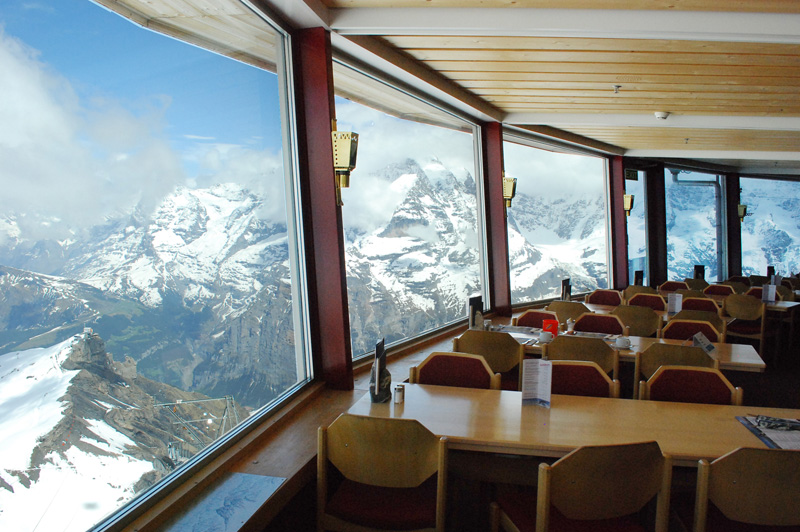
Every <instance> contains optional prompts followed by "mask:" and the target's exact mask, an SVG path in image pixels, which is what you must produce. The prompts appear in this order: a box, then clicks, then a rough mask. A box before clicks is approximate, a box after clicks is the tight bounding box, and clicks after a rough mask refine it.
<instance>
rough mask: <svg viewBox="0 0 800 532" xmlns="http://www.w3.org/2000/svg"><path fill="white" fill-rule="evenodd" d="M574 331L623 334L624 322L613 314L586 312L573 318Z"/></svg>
mask: <svg viewBox="0 0 800 532" xmlns="http://www.w3.org/2000/svg"><path fill="white" fill-rule="evenodd" d="M574 330H575V331H576V332H596V333H605V334H620V335H625V334H626V331H627V330H626V329H625V324H623V323H622V320H620V319H619V317H618V316H616V315H614V314H596V313H594V312H586V313H584V314H581V315H580V316H578V319H577V320H575V328H574Z"/></svg>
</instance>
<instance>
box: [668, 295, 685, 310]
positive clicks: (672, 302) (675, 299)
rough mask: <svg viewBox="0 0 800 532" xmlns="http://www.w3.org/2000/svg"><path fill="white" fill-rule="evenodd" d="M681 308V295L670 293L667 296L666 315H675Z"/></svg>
mask: <svg viewBox="0 0 800 532" xmlns="http://www.w3.org/2000/svg"><path fill="white" fill-rule="evenodd" d="M681 307H683V294H676V293H674V292H673V293H671V294H667V314H669V315H670V316H671V315H673V314H677V313H678V312H680V311H681Z"/></svg>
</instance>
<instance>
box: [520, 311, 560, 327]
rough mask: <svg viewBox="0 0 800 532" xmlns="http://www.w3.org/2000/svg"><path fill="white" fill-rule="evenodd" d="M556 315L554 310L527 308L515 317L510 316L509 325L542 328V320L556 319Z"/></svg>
mask: <svg viewBox="0 0 800 532" xmlns="http://www.w3.org/2000/svg"><path fill="white" fill-rule="evenodd" d="M557 319H558V316H557V315H556V313H555V312H550V311H549V310H542V309H529V310H526V311H525V312H523V313H522V314H520V315H519V316H518V317H516V318H511V325H519V326H520V327H535V328H537V329H541V328H542V322H543V321H544V320H557Z"/></svg>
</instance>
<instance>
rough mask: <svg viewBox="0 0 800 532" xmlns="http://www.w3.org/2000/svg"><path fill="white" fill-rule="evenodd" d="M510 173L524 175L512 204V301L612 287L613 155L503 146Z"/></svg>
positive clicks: (509, 216) (505, 161)
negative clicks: (564, 284)
mask: <svg viewBox="0 0 800 532" xmlns="http://www.w3.org/2000/svg"><path fill="white" fill-rule="evenodd" d="M503 159H504V164H505V172H506V177H515V178H517V195H516V197H515V198H514V200H513V202H512V205H511V208H510V209H508V246H509V251H508V253H509V262H510V274H511V302H512V303H524V302H527V301H535V300H537V299H545V298H550V297H556V296H559V295H560V294H561V280H562V279H565V278H570V279H571V281H570V282H571V284H572V292H573V293H581V292H590V291H592V290H594V289H596V288H607V287H608V255H607V248H608V245H607V242H608V229H607V216H606V212H607V207H606V205H607V201H606V197H607V195H606V166H607V165H606V160H605V159H604V158H601V157H591V156H587V155H580V154H574V153H558V152H552V151H546V150H543V149H539V148H533V147H530V146H523V145H521V144H517V143H515V142H509V141H506V142H504V143H503Z"/></svg>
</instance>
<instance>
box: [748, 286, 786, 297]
mask: <svg viewBox="0 0 800 532" xmlns="http://www.w3.org/2000/svg"><path fill="white" fill-rule="evenodd" d="M777 288H778V287H775V301H782V300H783V297H781V293H780V292H779V291H778V290H777ZM744 295H746V296H750V297H754V298H756V299H758V300H759V301H761V298H762V297H763V296H764V287H762V286H751V287H750V288H748V289H747V292H745V293H744Z"/></svg>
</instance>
